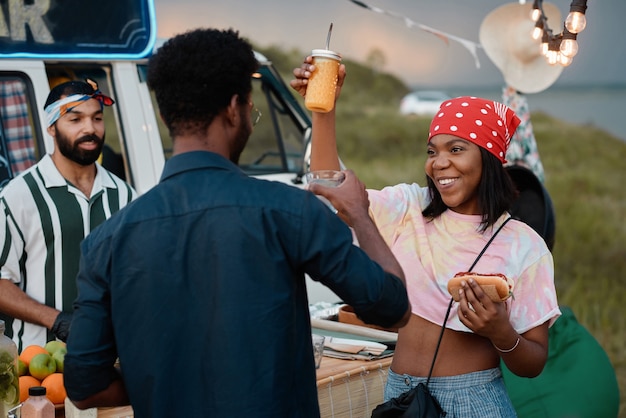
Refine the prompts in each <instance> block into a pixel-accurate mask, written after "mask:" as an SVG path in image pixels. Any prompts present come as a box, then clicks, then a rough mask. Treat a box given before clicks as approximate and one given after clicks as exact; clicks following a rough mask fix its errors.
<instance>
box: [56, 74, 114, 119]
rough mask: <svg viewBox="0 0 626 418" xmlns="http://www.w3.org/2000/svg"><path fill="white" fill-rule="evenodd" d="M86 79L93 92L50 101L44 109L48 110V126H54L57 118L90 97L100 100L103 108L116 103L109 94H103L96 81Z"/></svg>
mask: <svg viewBox="0 0 626 418" xmlns="http://www.w3.org/2000/svg"><path fill="white" fill-rule="evenodd" d="M86 81H87V83H88V84H89V85H90V86H91V87H93V89H94V92H93V93H92V94H73V95H71V96H67V97H63V98H61V99H59V100H57V101H56V102H54V103H50V104H49V105H48V107H46V108H45V109H44V112H46V120H47V122H48V126H52V125H53V124H54V123H55V122H56V121H57V120H59V118H61V116H63V115H65V114H66V113H67V112H69V111H71V110H72V109H74V108H75V107H76V106H78V105H80V104H82V103H83V102H85V101H87V100H89V99H96V100H97V101H99V102H100V107H101V108H102V107H103V106H111V105H112V104H113V103H115V102H114V101H113V99H111V98H110V97H109V96H105V95H104V94H102V92H101V91H100V90H99V89H98V84H97V83H96V82H95V81H93V80H90V79H87V80H86Z"/></svg>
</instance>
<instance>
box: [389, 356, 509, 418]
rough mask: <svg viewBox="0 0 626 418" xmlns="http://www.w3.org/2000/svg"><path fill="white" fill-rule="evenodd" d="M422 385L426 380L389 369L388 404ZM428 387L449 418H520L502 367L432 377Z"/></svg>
mask: <svg viewBox="0 0 626 418" xmlns="http://www.w3.org/2000/svg"><path fill="white" fill-rule="evenodd" d="M420 382H423V383H426V378H425V377H415V376H411V375H408V374H404V375H400V374H397V373H394V372H393V371H392V370H391V369H389V371H388V373H387V384H386V385H385V401H388V400H389V399H391V398H395V397H397V396H400V395H401V394H402V393H404V392H406V391H408V390H410V389H412V388H414V387H415V386H417V384H418V383H420ZM428 388H429V389H430V392H431V393H432V394H433V395H434V396H435V398H437V400H438V401H439V404H440V405H441V407H442V408H443V410H444V411H445V412H446V414H447V415H446V418H470V417H476V418H485V417H489V418H498V417H501V418H505V417H506V418H514V417H517V414H516V413H515V409H514V408H513V404H512V403H511V399H510V398H509V395H508V394H507V391H506V387H505V386H504V381H503V379H502V372H501V371H500V369H499V368H495V369H489V370H483V371H479V372H473V373H467V374H462V375H458V376H444V377H431V379H430V383H429V384H428Z"/></svg>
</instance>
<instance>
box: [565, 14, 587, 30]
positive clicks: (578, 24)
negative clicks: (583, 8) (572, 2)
mask: <svg viewBox="0 0 626 418" xmlns="http://www.w3.org/2000/svg"><path fill="white" fill-rule="evenodd" d="M586 26H587V18H586V17H585V14H584V13H581V12H570V13H569V14H568V15H567V19H565V27H566V28H567V30H568V31H570V32H572V33H580V32H582V30H583V29H585V27H586Z"/></svg>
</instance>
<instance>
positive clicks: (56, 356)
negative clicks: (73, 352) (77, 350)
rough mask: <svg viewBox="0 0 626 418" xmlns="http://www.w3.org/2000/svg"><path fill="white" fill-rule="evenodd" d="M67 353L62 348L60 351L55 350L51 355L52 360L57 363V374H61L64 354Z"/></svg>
mask: <svg viewBox="0 0 626 418" xmlns="http://www.w3.org/2000/svg"><path fill="white" fill-rule="evenodd" d="M66 353H67V349H65V348H63V349H61V350H57V351H55V352H54V354H52V358H53V359H54V361H55V362H56V363H57V372H59V373H63V368H64V367H65V354H66Z"/></svg>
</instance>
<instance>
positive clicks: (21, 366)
mask: <svg viewBox="0 0 626 418" xmlns="http://www.w3.org/2000/svg"><path fill="white" fill-rule="evenodd" d="M27 374H28V366H27V365H26V363H24V362H23V361H22V360H20V359H18V360H17V375H18V376H24V375H27Z"/></svg>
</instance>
